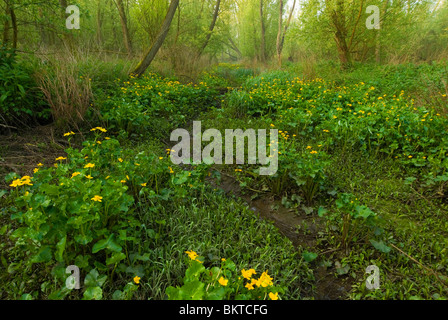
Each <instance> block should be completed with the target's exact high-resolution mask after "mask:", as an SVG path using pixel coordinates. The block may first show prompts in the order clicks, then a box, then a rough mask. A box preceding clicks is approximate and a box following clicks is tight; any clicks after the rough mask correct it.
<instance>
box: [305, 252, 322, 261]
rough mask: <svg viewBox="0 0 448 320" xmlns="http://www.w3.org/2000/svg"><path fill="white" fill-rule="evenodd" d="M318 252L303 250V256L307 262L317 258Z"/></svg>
mask: <svg viewBox="0 0 448 320" xmlns="http://www.w3.org/2000/svg"><path fill="white" fill-rule="evenodd" d="M317 256H318V254H317V253H314V252H308V251H305V252H302V257H303V259H304V260H305V261H306V262H312V261H314V260H315V259H316V258H317Z"/></svg>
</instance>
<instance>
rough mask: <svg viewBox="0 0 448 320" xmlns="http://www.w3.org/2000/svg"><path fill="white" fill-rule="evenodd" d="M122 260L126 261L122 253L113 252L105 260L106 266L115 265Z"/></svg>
mask: <svg viewBox="0 0 448 320" xmlns="http://www.w3.org/2000/svg"><path fill="white" fill-rule="evenodd" d="M123 259H126V255H125V254H124V253H123V252H115V253H114V254H113V255H112V256H111V257H110V258H107V260H106V264H107V265H110V264H116V263H118V262H120V261H121V260H123Z"/></svg>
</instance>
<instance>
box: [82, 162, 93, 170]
mask: <svg viewBox="0 0 448 320" xmlns="http://www.w3.org/2000/svg"><path fill="white" fill-rule="evenodd" d="M93 167H95V164H94V163H88V164H86V165H85V166H84V169H88V168H93Z"/></svg>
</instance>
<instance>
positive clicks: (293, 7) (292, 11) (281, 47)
mask: <svg viewBox="0 0 448 320" xmlns="http://www.w3.org/2000/svg"><path fill="white" fill-rule="evenodd" d="M295 8H296V0H294V2H293V4H292V8H291V12H290V13H289V17H288V22H286V25H285V30H284V31H283V35H282V40H281V41H280V58H281V54H282V51H283V45H284V43H285V36H286V32H287V31H288V28H289V25H290V24H291V19H292V15H293V13H294V9H295ZM280 63H281V60H280Z"/></svg>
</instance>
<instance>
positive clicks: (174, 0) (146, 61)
mask: <svg viewBox="0 0 448 320" xmlns="http://www.w3.org/2000/svg"><path fill="white" fill-rule="evenodd" d="M178 6H179V0H171V3H170V6H169V8H168V12H167V14H166V16H165V20H164V21H163V24H162V28H161V29H160V31H159V34H158V35H157V37H156V40H155V41H154V43H153V44H152V46H151V48H150V49H149V51H148V53H147V54H146V55H145V57H144V58H143V60H142V61H141V62H140V63H139V64H138V66H137V68H135V70H134V71H133V72H132V74H133V75H135V76H137V77H141V76H142V75H143V73H145V71H146V69H147V68H148V67H149V66H150V64H151V62H152V61H153V60H154V58H155V56H156V55H157V52H158V51H159V49H160V47H161V46H162V44H163V42H164V41H165V38H166V36H167V34H168V31H169V30H170V26H171V22H172V21H173V17H174V14H175V13H176V9H177V7H178Z"/></svg>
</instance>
